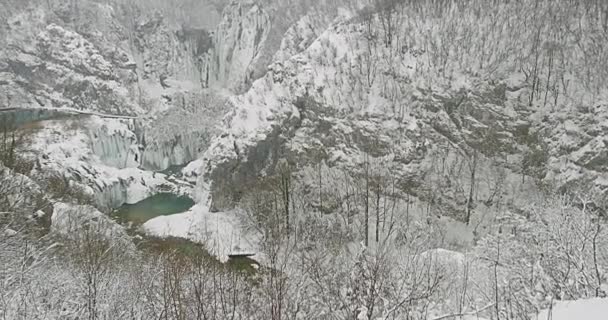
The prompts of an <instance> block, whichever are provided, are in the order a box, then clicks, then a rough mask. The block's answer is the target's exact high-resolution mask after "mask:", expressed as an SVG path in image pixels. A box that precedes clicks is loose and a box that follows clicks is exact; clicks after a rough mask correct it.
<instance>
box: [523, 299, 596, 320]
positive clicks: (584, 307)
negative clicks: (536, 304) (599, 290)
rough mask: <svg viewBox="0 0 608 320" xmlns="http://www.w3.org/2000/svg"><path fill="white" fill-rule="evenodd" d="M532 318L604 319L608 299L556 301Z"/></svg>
mask: <svg viewBox="0 0 608 320" xmlns="http://www.w3.org/2000/svg"><path fill="white" fill-rule="evenodd" d="M533 319H538V320H606V319H608V299H606V298H593V299H583V300H574V301H560V302H557V303H556V304H555V305H554V306H553V308H552V309H551V310H543V311H541V312H540V313H539V314H538V316H536V317H534V318H533Z"/></svg>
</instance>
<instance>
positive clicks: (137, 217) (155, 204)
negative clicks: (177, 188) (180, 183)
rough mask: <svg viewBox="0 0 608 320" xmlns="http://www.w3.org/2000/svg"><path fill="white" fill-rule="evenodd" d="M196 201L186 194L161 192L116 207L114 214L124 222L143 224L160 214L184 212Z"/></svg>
mask: <svg viewBox="0 0 608 320" xmlns="http://www.w3.org/2000/svg"><path fill="white" fill-rule="evenodd" d="M193 205H194V201H193V200H192V199H190V198H188V197H186V196H178V195H175V194H172V193H159V194H157V195H154V196H152V197H149V198H147V199H144V200H142V201H140V202H138V203H136V204H126V205H123V206H122V207H120V208H118V209H116V210H115V211H114V212H113V213H112V215H113V216H114V217H116V218H117V219H119V220H121V221H124V222H132V223H135V224H142V223H144V222H146V221H148V220H150V219H153V218H156V217H159V216H168V215H172V214H176V213H182V212H185V211H187V210H188V209H190V208H191V207H192V206H193Z"/></svg>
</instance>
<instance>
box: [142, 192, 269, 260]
mask: <svg viewBox="0 0 608 320" xmlns="http://www.w3.org/2000/svg"><path fill="white" fill-rule="evenodd" d="M242 219H243V217H242V212H240V211H238V210H232V211H228V212H209V210H208V207H207V206H206V205H203V204H197V205H195V206H194V207H192V208H191V209H190V210H188V211H187V212H184V213H180V214H174V215H170V216H162V217H157V218H154V219H152V220H149V221H148V222H146V223H145V224H144V225H143V230H144V231H145V232H146V233H147V234H149V235H153V236H157V237H162V238H166V237H177V238H184V239H188V240H191V241H194V242H197V243H201V244H203V245H205V246H206V248H207V250H208V251H209V252H210V253H211V254H213V255H215V256H216V257H217V258H218V259H219V260H220V261H222V262H226V261H228V255H230V254H238V253H255V252H257V251H258V250H257V249H256V247H257V246H256V243H257V236H256V235H255V234H254V233H252V232H248V231H246V230H244V228H243V227H242Z"/></svg>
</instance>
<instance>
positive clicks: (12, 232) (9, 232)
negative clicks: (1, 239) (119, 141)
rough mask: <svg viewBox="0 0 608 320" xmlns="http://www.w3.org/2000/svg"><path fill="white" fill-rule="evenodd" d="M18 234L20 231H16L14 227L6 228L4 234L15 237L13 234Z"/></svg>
mask: <svg viewBox="0 0 608 320" xmlns="http://www.w3.org/2000/svg"><path fill="white" fill-rule="evenodd" d="M17 234H18V232H17V231H15V230H13V229H5V230H4V235H5V236H7V237H13V236H15V235H17Z"/></svg>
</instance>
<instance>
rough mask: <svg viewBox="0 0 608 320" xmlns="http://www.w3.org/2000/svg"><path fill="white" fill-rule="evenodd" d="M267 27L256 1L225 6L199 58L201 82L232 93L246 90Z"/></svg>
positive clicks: (267, 30) (265, 19)
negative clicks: (208, 47) (208, 42)
mask: <svg viewBox="0 0 608 320" xmlns="http://www.w3.org/2000/svg"><path fill="white" fill-rule="evenodd" d="M271 26H272V21H271V18H270V16H269V15H268V13H267V12H266V11H265V10H264V9H263V8H262V7H260V6H258V5H257V4H242V3H233V4H231V5H229V6H227V7H226V8H225V9H224V15H223V18H222V21H221V22H220V24H219V25H218V26H217V28H216V30H215V31H214V34H213V45H212V48H211V49H210V50H209V51H208V52H205V55H204V57H203V58H202V61H203V64H202V70H201V71H202V72H201V74H202V79H201V80H202V81H203V84H204V85H205V86H206V87H211V88H227V89H229V90H231V91H235V92H239V91H242V90H244V89H246V88H247V86H248V85H249V84H250V83H251V81H252V80H253V79H254V77H255V76H259V75H258V74H256V72H257V70H256V68H257V66H256V61H257V60H259V59H260V56H261V52H262V47H263V45H264V41H266V38H267V36H268V33H269V32H270V30H271Z"/></svg>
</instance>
